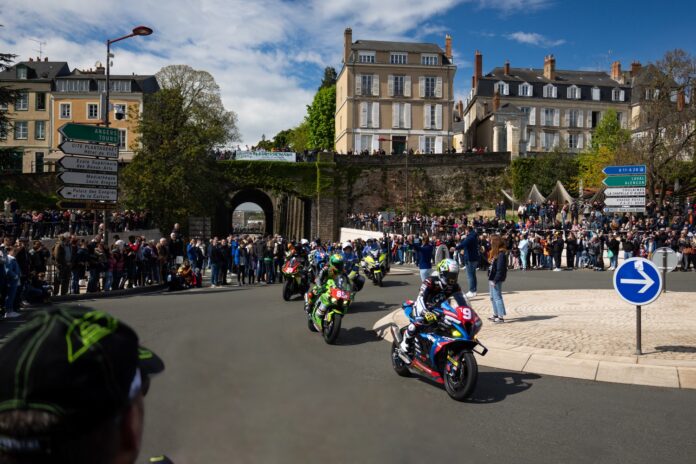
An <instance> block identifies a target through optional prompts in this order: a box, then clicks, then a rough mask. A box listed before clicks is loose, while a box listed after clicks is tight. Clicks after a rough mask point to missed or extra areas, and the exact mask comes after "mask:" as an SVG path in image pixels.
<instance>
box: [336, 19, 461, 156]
mask: <svg viewBox="0 0 696 464" xmlns="http://www.w3.org/2000/svg"><path fill="white" fill-rule="evenodd" d="M456 70H457V68H456V66H455V65H454V64H453V61H452V39H451V37H450V36H447V37H446V45H445V50H444V51H443V50H442V49H441V48H440V47H439V46H438V45H436V44H430V43H409V42H379V41H372V40H358V41H355V42H353V33H352V30H351V29H350V28H348V29H346V30H345V32H344V57H343V68H342V69H341V72H340V73H339V75H338V79H337V83H336V120H335V128H336V146H335V147H336V151H337V152H338V153H361V152H370V153H372V152H374V151H375V150H384V151H385V152H386V153H403V152H404V151H407V150H413V152H420V153H442V152H443V151H446V150H449V149H450V148H451V147H450V144H451V140H452V135H453V128H452V110H453V104H454V98H453V95H454V92H453V81H454V74H455V72H456Z"/></svg>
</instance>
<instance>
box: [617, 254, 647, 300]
mask: <svg viewBox="0 0 696 464" xmlns="http://www.w3.org/2000/svg"><path fill="white" fill-rule="evenodd" d="M635 269H636V271H638V274H640V275H641V277H643V278H642V279H621V283H622V284H633V285H642V286H643V288H641V289H640V290H638V293H645V292H646V291H648V289H649V288H650V287H652V286H653V284H654V283H655V281H654V280H652V279H651V278H650V276H649V275H648V274H646V273H645V271H644V270H643V263H642V262H640V261H638V262H636V263H635Z"/></svg>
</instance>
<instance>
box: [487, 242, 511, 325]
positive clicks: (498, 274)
mask: <svg viewBox="0 0 696 464" xmlns="http://www.w3.org/2000/svg"><path fill="white" fill-rule="evenodd" d="M506 251H507V250H506V248H505V243H504V242H503V240H502V239H501V238H500V236H499V235H494V236H493V238H492V239H491V266H490V268H489V269H488V288H489V291H490V298H491V303H492V305H493V316H491V317H489V318H488V319H489V320H491V321H493V322H496V323H501V322H505V316H506V314H507V313H506V312H505V303H504V302H503V282H505V279H506V278H507V257H506V255H505V252H506Z"/></svg>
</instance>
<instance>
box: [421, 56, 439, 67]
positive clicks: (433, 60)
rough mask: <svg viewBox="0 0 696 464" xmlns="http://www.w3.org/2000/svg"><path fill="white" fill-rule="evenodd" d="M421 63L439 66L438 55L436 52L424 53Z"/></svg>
mask: <svg viewBox="0 0 696 464" xmlns="http://www.w3.org/2000/svg"><path fill="white" fill-rule="evenodd" d="M421 64H422V65H425V66H437V55H435V54H425V53H424V54H422V55H421Z"/></svg>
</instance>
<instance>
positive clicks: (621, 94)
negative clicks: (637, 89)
mask: <svg viewBox="0 0 696 464" xmlns="http://www.w3.org/2000/svg"><path fill="white" fill-rule="evenodd" d="M625 97H626V91H624V90H622V91H620V92H619V101H624V98H625Z"/></svg>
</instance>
